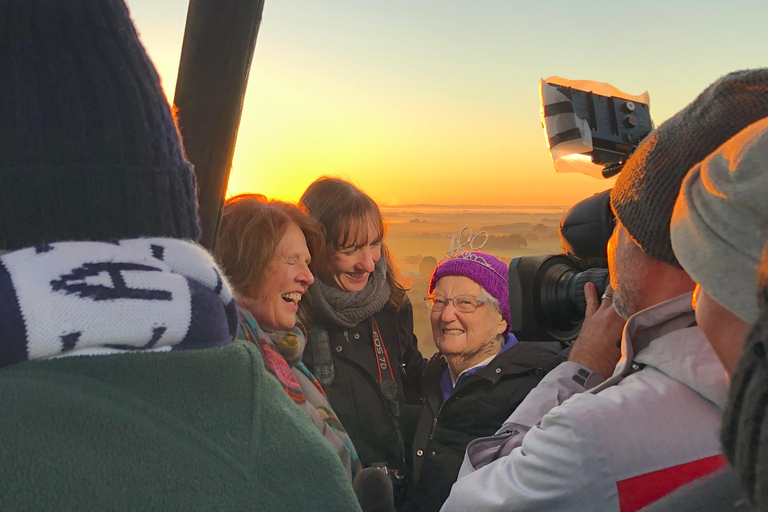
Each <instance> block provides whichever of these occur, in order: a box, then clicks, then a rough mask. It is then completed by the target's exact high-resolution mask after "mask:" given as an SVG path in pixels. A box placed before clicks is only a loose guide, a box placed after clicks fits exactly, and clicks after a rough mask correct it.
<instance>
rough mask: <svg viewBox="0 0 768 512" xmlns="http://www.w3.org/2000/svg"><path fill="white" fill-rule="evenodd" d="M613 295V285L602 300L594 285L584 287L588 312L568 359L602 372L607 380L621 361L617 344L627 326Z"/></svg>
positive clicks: (589, 284) (588, 284)
mask: <svg viewBox="0 0 768 512" xmlns="http://www.w3.org/2000/svg"><path fill="white" fill-rule="evenodd" d="M612 294H613V290H612V289H611V287H610V285H609V286H608V287H607V288H606V290H605V295H603V298H602V300H601V299H599V298H598V297H597V289H596V288H595V285H594V284H592V283H587V284H586V285H584V297H585V298H586V301H587V311H586V314H585V315H584V323H583V324H582V326H581V332H580V333H579V336H578V338H576V341H574V342H573V347H572V348H571V354H570V356H568V360H569V361H573V362H575V363H579V364H580V365H582V366H586V367H587V368H589V369H590V370H592V371H595V372H600V373H601V374H602V375H603V377H605V378H606V379H607V378H608V377H610V376H611V375H612V374H613V370H614V368H616V363H618V361H619V358H620V357H621V350H620V349H619V348H618V347H617V343H616V342H617V340H619V339H620V338H621V332H622V330H623V329H624V324H625V323H626V320H624V319H623V318H622V317H620V316H619V315H618V313H616V311H615V310H614V309H613V305H612V298H611V296H612Z"/></svg>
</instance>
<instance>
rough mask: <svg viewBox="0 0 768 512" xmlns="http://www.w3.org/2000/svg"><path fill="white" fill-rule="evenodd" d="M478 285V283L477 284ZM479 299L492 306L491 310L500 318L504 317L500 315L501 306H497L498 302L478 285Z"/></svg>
mask: <svg viewBox="0 0 768 512" xmlns="http://www.w3.org/2000/svg"><path fill="white" fill-rule="evenodd" d="M478 284H479V283H478ZM480 298H481V299H483V300H484V301H486V302H488V303H490V304H492V305H493V308H494V309H495V310H496V312H497V313H498V314H500V315H501V316H502V317H503V316H504V315H503V314H502V313H501V304H499V301H498V299H497V298H496V297H494V296H493V295H491V294H490V293H488V290H486V289H485V288H484V287H483V285H480Z"/></svg>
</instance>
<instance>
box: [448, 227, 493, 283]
mask: <svg viewBox="0 0 768 512" xmlns="http://www.w3.org/2000/svg"><path fill="white" fill-rule="evenodd" d="M465 232H466V234H467V238H466V240H464V233H465ZM481 235H485V239H484V240H483V243H476V240H477V238H478V237H479V236H481ZM450 238H451V248H450V249H448V251H446V253H445V254H446V256H445V258H443V259H442V260H441V261H440V264H442V263H444V262H446V261H448V260H466V261H471V262H473V263H477V264H478V265H482V266H484V267H487V268H489V269H490V270H491V271H492V272H493V273H494V274H496V275H497V276H499V277H500V278H501V279H502V280H503V281H504V282H505V283H507V282H508V277H507V276H505V275H501V274H500V273H499V271H498V270H496V269H495V268H493V266H492V265H491V264H490V263H488V262H487V261H485V258H483V257H482V256H478V255H477V254H473V253H472V252H471V251H479V250H480V249H482V248H483V247H485V244H487V243H488V232H487V231H480V232H479V233H478V234H476V235H474V236H473V235H472V228H470V227H469V226H464V227H463V228H462V229H461V231H459V232H458V234H453V235H451V236H450ZM462 240H463V241H462ZM467 246H469V248H468V249H467Z"/></svg>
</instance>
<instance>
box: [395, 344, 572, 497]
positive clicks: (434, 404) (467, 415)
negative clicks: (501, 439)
mask: <svg viewBox="0 0 768 512" xmlns="http://www.w3.org/2000/svg"><path fill="white" fill-rule="evenodd" d="M563 348H564V347H563V345H561V344H560V343H556V342H552V343H549V342H547V343H544V342H518V343H517V344H515V345H514V346H512V347H510V348H509V349H507V350H505V351H504V352H502V353H500V354H499V355H498V356H497V357H496V358H494V359H493V360H492V361H491V362H490V363H489V364H488V366H486V367H485V368H483V369H481V370H480V371H478V372H477V373H475V374H473V375H469V376H467V377H465V378H464V379H463V380H462V381H461V382H459V386H458V388H457V389H456V390H455V391H454V392H453V394H452V395H451V396H450V397H448V400H446V402H445V403H443V398H442V392H441V390H440V378H441V377H442V375H443V371H444V370H445V369H446V367H447V364H446V362H445V360H444V359H443V358H442V357H440V356H439V355H435V356H434V357H433V358H432V359H431V360H430V361H429V363H428V364H427V367H426V369H425V371H424V375H423V377H422V384H421V385H422V389H423V391H424V397H423V402H424V404H423V406H422V409H421V414H420V417H419V420H418V425H417V427H416V434H415V438H414V441H413V472H412V473H413V474H412V477H413V478H412V481H411V482H412V490H411V495H410V498H409V500H408V501H409V503H408V507H407V510H414V511H415V510H419V511H432V510H434V511H438V510H440V507H441V506H442V505H443V502H445V500H446V499H448V494H450V491H451V486H452V485H453V483H454V482H455V481H456V477H457V476H458V474H459V469H460V468H461V464H462V461H463V460H464V452H465V450H466V448H467V445H468V444H469V442H470V441H472V440H473V439H476V438H478V437H485V436H490V435H493V434H494V433H495V432H496V431H497V430H498V429H499V428H500V427H501V425H502V423H504V421H505V420H506V419H507V418H508V417H509V415H510V414H512V412H513V411H514V410H515V408H517V406H518V405H519V404H520V402H522V401H523V399H524V398H525V397H526V395H527V394H528V392H529V391H531V390H532V389H533V388H534V387H536V385H537V384H538V383H539V381H540V380H541V379H542V377H543V376H544V375H545V374H546V373H547V372H549V371H550V370H551V369H553V368H554V367H555V366H557V365H558V364H560V363H561V362H563V361H565V360H566V358H567V351H565V350H563Z"/></svg>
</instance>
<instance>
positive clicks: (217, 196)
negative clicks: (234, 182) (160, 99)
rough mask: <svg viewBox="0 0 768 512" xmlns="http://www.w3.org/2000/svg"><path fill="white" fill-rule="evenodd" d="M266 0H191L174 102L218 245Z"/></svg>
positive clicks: (209, 239)
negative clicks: (224, 204) (230, 173)
mask: <svg viewBox="0 0 768 512" xmlns="http://www.w3.org/2000/svg"><path fill="white" fill-rule="evenodd" d="M263 10H264V0H225V1H222V0H190V2H189V10H188V11H187V25H186V29H185V30H184V44H183V46H182V49H181V62H180V63H179V76H178V80H177V82H176V93H175V97H174V101H173V102H174V105H175V106H176V108H177V109H178V119H179V129H180V130H181V136H182V138H183V139H184V147H185V149H186V151H187V157H188V158H189V160H190V162H192V164H194V166H195V174H196V175H197V186H198V189H199V199H200V217H201V220H202V227H203V235H202V239H201V240H200V242H201V243H202V244H203V245H204V246H205V247H207V248H208V249H210V250H211V251H212V250H213V249H214V247H215V245H216V234H217V232H218V229H219V223H220V221H221V209H222V206H223V203H224V194H225V193H226V190H227V182H228V181H229V171H230V168H231V167H232V157H233V155H234V152H235V141H236V140H237V130H238V127H239V126H240V115H241V113H242V110H243V98H244V97H245V88H246V85H247V84H248V72H249V70H250V68H251V60H252V58H253V50H254V48H255V46H256V36H257V34H258V32H259V24H260V23H261V15H262V12H263Z"/></svg>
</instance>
